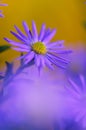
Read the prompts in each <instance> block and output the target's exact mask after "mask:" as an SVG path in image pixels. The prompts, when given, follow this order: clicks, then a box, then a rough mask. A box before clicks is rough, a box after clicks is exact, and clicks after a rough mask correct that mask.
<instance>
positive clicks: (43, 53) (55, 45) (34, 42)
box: [4, 21, 71, 70]
mask: <svg viewBox="0 0 86 130" xmlns="http://www.w3.org/2000/svg"><path fill="white" fill-rule="evenodd" d="M14 27H15V29H16V31H17V33H15V32H13V31H11V33H12V34H13V35H14V36H15V37H16V38H17V39H18V40H20V42H16V41H13V40H10V39H8V38H4V39H5V40H6V41H7V42H8V43H10V44H12V45H14V46H16V47H12V49H14V50H16V51H19V52H26V54H25V55H23V56H21V57H19V58H18V59H19V60H20V59H23V61H24V64H28V63H29V62H30V61H32V60H34V62H35V64H36V66H37V68H38V69H39V70H40V69H41V68H42V67H45V66H47V67H48V68H50V69H53V66H52V65H56V66H57V67H60V68H63V69H64V68H65V67H66V65H67V64H68V63H69V61H67V60H66V59H65V58H62V57H61V56H60V54H63V55H64V54H68V53H70V52H71V51H70V50H68V51H64V50H60V49H62V48H63V42H64V41H63V40H62V41H56V42H50V41H51V39H52V38H53V36H54V35H55V33H56V29H53V30H50V29H49V28H48V29H46V27H45V24H43V25H42V27H41V31H40V34H39V35H38V32H37V29H36V25H35V22H34V21H33V22H32V32H31V31H30V30H29V28H28V25H27V23H26V22H23V27H24V30H25V32H26V35H24V34H23V33H22V32H21V31H20V29H19V28H18V27H17V26H14Z"/></svg>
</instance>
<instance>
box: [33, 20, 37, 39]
mask: <svg viewBox="0 0 86 130" xmlns="http://www.w3.org/2000/svg"><path fill="white" fill-rule="evenodd" d="M32 32H33V37H34V41H35V42H37V41H38V32H37V29H36V24H35V22H34V21H32Z"/></svg>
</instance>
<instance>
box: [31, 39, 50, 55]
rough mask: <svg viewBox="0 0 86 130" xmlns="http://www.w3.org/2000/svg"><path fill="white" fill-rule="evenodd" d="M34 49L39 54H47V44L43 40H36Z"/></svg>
mask: <svg viewBox="0 0 86 130" xmlns="http://www.w3.org/2000/svg"><path fill="white" fill-rule="evenodd" d="M32 49H33V51H35V52H36V53H38V54H43V55H44V54H46V52H47V49H46V46H45V45H44V44H43V43H42V42H36V43H34V44H33V45H32Z"/></svg>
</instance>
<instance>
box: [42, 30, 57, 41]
mask: <svg viewBox="0 0 86 130" xmlns="http://www.w3.org/2000/svg"><path fill="white" fill-rule="evenodd" d="M55 33H56V29H53V30H52V31H51V33H50V34H49V35H48V36H46V37H45V38H44V39H43V42H44V43H48V42H49V41H50V40H51V39H52V38H53V37H54V35H55Z"/></svg>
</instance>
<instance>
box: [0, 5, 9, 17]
mask: <svg viewBox="0 0 86 130" xmlns="http://www.w3.org/2000/svg"><path fill="white" fill-rule="evenodd" d="M0 6H7V4H2V3H0ZM0 17H4V15H3V14H2V10H0Z"/></svg>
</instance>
